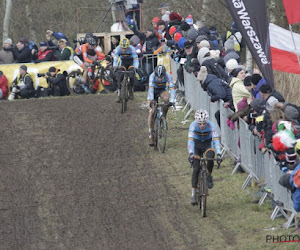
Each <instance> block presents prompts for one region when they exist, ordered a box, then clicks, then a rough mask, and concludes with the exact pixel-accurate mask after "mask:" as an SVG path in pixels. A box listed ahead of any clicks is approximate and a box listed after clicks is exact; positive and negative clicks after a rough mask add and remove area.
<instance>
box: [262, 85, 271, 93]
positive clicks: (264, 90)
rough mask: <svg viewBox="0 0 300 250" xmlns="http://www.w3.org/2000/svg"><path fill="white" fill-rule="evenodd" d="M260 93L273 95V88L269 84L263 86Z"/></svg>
mask: <svg viewBox="0 0 300 250" xmlns="http://www.w3.org/2000/svg"><path fill="white" fill-rule="evenodd" d="M259 91H260V92H261V93H264V94H270V93H272V87H271V86H270V85H269V84H263V85H261V86H260V88H259Z"/></svg>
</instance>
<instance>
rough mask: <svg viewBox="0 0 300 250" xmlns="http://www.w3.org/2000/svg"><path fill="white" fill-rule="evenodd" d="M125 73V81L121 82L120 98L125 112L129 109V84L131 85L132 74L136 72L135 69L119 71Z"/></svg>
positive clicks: (122, 110)
mask: <svg viewBox="0 0 300 250" xmlns="http://www.w3.org/2000/svg"><path fill="white" fill-rule="evenodd" d="M118 72H119V73H124V78H123V81H122V82H121V90H120V99H121V112H122V113H124V112H125V111H126V110H127V102H128V98H129V92H128V85H130V74H135V71H128V70H123V71H118Z"/></svg>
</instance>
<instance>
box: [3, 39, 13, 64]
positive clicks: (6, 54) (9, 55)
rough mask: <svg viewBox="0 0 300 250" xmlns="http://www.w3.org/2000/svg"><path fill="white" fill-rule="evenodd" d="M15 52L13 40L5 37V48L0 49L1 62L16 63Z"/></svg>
mask: <svg viewBox="0 0 300 250" xmlns="http://www.w3.org/2000/svg"><path fill="white" fill-rule="evenodd" d="M14 61H15V59H14V54H13V52H12V40H11V39H10V38H7V39H5V41H4V43H3V49H2V50H1V51H0V64H10V63H14Z"/></svg>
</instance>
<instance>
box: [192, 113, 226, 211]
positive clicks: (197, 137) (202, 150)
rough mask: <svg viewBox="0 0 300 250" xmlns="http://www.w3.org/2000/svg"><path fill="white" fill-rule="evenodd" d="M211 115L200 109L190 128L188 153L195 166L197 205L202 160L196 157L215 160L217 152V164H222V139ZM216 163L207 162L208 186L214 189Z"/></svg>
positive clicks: (193, 183)
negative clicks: (213, 176)
mask: <svg viewBox="0 0 300 250" xmlns="http://www.w3.org/2000/svg"><path fill="white" fill-rule="evenodd" d="M208 117H209V114H208V112H207V111H206V110H204V109H199V110H197V111H196V113H195V121H193V122H192V123H191V125H190V128H189V134H188V152H189V162H190V163H192V166H193V174H192V197H191V204H192V205H195V204H196V203H197V199H196V189H197V184H198V176H199V172H200V160H198V159H194V156H195V155H197V156H205V157H207V158H211V159H212V158H214V157H215V151H216V153H217V162H218V164H220V163H221V161H222V158H221V146H220V137H219V134H218V132H217V130H216V127H215V125H214V124H213V123H212V122H211V121H209V120H208ZM213 167H214V161H212V160H210V161H207V169H208V172H209V174H208V177H207V186H208V188H213V185H214V183H213V178H212V175H211V174H212V170H213Z"/></svg>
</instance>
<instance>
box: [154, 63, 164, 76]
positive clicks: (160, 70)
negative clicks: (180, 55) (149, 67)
mask: <svg viewBox="0 0 300 250" xmlns="http://www.w3.org/2000/svg"><path fill="white" fill-rule="evenodd" d="M154 72H155V76H156V77H158V78H163V77H164V76H165V75H166V68H165V66H163V65H158V66H156V67H155V70H154Z"/></svg>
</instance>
